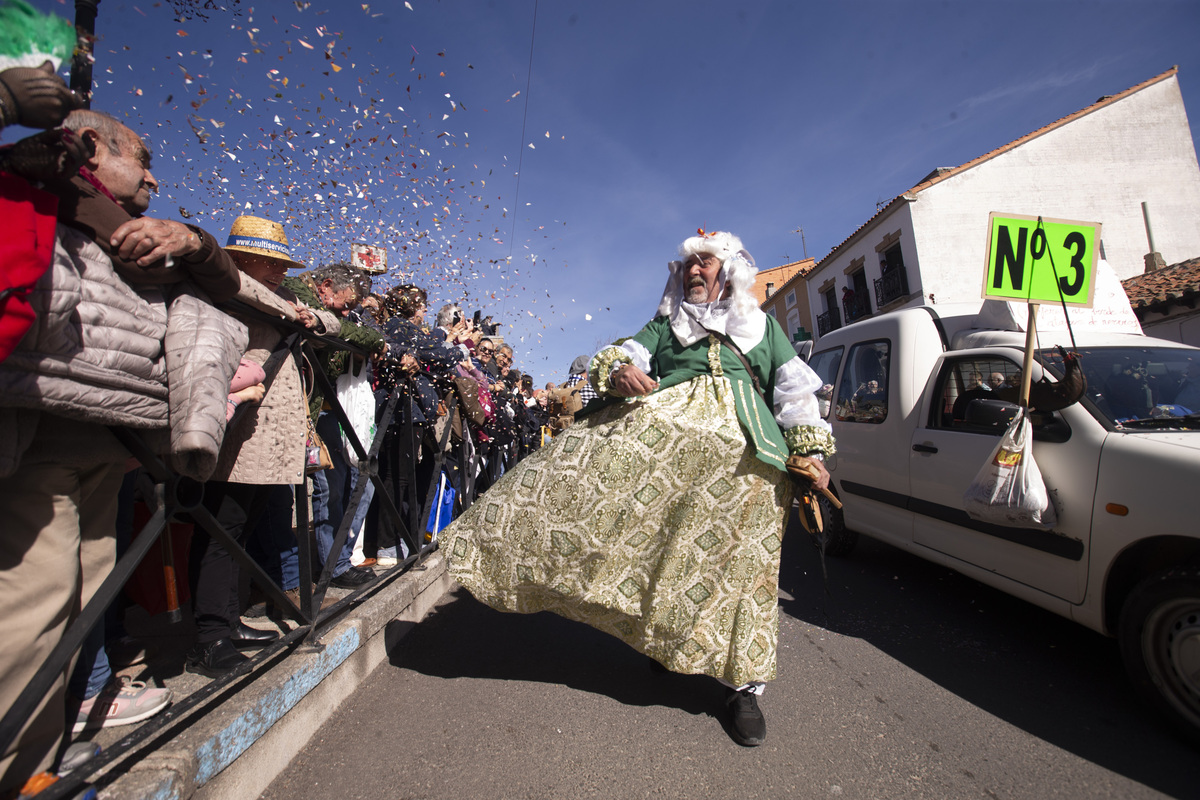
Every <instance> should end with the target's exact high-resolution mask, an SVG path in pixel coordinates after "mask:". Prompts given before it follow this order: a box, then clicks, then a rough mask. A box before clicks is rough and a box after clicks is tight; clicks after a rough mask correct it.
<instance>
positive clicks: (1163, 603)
mask: <svg viewBox="0 0 1200 800" xmlns="http://www.w3.org/2000/svg"><path fill="white" fill-rule="evenodd" d="M1118 638H1119V640H1120V645H1121V656H1122V658H1123V660H1124V661H1125V669H1126V670H1127V671H1128V673H1129V676H1130V679H1131V680H1132V682H1133V685H1134V688H1135V689H1136V690H1137V691H1138V692H1139V693H1140V694H1141V695H1142V697H1143V698H1145V699H1146V700H1147V701H1148V702H1149V703H1150V704H1151V705H1153V706H1154V707H1155V708H1157V709H1158V710H1159V712H1161V713H1162V714H1164V715H1165V716H1166V717H1167V718H1168V719H1169V720H1170V721H1171V723H1172V724H1174V726H1175V727H1176V728H1177V729H1178V730H1179V732H1180V733H1181V734H1182V735H1183V736H1184V737H1185V738H1186V739H1188V740H1189V741H1190V742H1191V743H1192V744H1193V745H1195V746H1197V747H1200V567H1195V566H1191V567H1174V568H1172V569H1168V570H1165V571H1163V572H1159V573H1157V574H1155V575H1152V576H1150V577H1149V578H1147V579H1146V580H1144V581H1142V582H1141V583H1140V584H1138V585H1137V587H1135V588H1134V590H1133V591H1132V592H1130V594H1129V598H1128V599H1127V600H1126V601H1125V606H1124V608H1123V609H1122V610H1121V621H1120V626H1119V631H1118Z"/></svg>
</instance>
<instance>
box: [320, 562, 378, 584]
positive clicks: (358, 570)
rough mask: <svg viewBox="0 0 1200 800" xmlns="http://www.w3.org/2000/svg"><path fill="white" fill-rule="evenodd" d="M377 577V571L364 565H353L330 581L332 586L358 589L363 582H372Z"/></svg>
mask: <svg viewBox="0 0 1200 800" xmlns="http://www.w3.org/2000/svg"><path fill="white" fill-rule="evenodd" d="M374 579H375V571H374V570H370V569H363V568H362V567H351V568H350V569H348V570H346V571H345V572H343V573H342V574H341V575H338V576H337V577H336V578H334V579H333V580H331V581H330V582H329V585H330V586H336V587H338V588H339V589H357V588H358V587H360V586H362V585H363V584H366V583H370V582H371V581H372V580H374Z"/></svg>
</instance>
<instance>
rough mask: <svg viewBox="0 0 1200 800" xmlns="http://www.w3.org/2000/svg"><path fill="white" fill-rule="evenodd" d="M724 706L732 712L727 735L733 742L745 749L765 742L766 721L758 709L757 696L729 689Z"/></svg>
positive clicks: (752, 693)
mask: <svg viewBox="0 0 1200 800" xmlns="http://www.w3.org/2000/svg"><path fill="white" fill-rule="evenodd" d="M725 705H727V706H729V708H730V711H731V712H732V718H731V719H730V725H729V734H730V736H732V737H733V740H734V741H735V742H737V743H738V744H740V745H743V746H745V747H758V746H759V745H760V744H762V743H763V742H764V741H765V740H766V738H767V721H766V720H765V719H763V714H762V711H760V710H759V708H758V695H756V694H754V692H737V691H734V690H733V689H730V690H729V696H728V697H726V698H725Z"/></svg>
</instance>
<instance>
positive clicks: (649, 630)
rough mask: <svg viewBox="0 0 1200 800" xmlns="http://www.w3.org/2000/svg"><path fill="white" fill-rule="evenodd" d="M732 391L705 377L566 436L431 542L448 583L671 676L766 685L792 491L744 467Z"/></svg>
mask: <svg viewBox="0 0 1200 800" xmlns="http://www.w3.org/2000/svg"><path fill="white" fill-rule="evenodd" d="M731 392H732V387H731V386H730V384H729V381H728V380H727V379H725V378H723V377H715V378H714V377H712V376H708V375H705V376H701V377H698V378H694V379H692V380H691V381H689V382H687V383H684V384H680V385H677V386H674V387H671V388H669V389H665V390H662V391H660V392H657V393H655V394H653V395H650V396H648V397H645V398H640V399H638V400H635V401H628V402H624V403H618V404H616V405H613V406H610V407H608V408H606V409H604V410H602V411H600V412H597V413H595V414H592V415H591V416H589V417H587V418H585V419H583V420H581V421H579V422H577V423H576V424H574V425H572V426H571V427H569V428H567V429H566V431H564V432H563V433H562V434H560V435H559V436H557V437H555V438H554V440H553V441H552V442H551V443H549V444H547V445H546V446H544V447H542V449H541V450H539V451H537V452H536V453H534V454H533V455H531V456H530V457H528V458H526V459H525V460H524V461H522V462H520V463H519V464H518V465H517V466H516V467H515V468H514V469H513V470H512V471H511V472H509V473H508V474H507V475H505V476H504V478H503V479H502V480H500V481H499V482H498V483H497V484H496V485H495V486H493V487H492V488H491V489H489V490H488V492H487V493H486V494H485V495H483V496H482V497H481V498H480V499H479V500H478V501H476V503H475V504H474V505H472V506H471V508H470V509H469V510H468V511H467V513H465V514H463V516H462V517H461V518H460V519H458V520H456V521H455V522H454V523H453V524H451V525H450V526H449V527H448V528H446V530H445V531H443V533H442V541H443V547H444V548H445V549H444V552H446V553H448V554H449V558H450V566H451V575H452V576H453V577H454V578H455V579H456V580H457V581H458V582H459V583H460V584H462V585H463V586H465V587H466V588H467V589H468V590H469V591H470V592H471V594H473V595H474V596H475V597H477V598H478V599H479V600H481V601H482V602H484V603H486V604H487V605H489V606H491V607H492V608H495V609H498V610H500V611H513V612H519V613H533V612H537V611H553V612H554V613H556V614H559V615H561V616H563V617H567V618H568V619H573V620H578V621H580V622H584V623H587V624H588V625H591V626H592V627H594V628H597V629H599V630H602V631H605V632H606V633H610V634H612V635H613V636H616V637H618V638H620V639H621V640H622V641H624V642H626V643H628V644H630V645H631V646H633V647H634V648H635V649H637V650H638V651H640V652H642V653H645V654H646V655H648V656H650V657H652V658H654V659H656V660H658V661H659V662H660V663H662V664H663V665H664V666H666V667H667V668H668V669H670V670H672V671H674V672H680V673H685V674H701V675H711V676H713V677H715V678H721V679H724V680H727V681H729V682H730V683H732V684H734V685H741V684H743V683H747V682H749V681H769V680H771V679H772V678H774V677H775V649H776V641H777V639H778V635H779V612H778V606H777V601H776V595H777V592H778V584H779V551H780V546H781V543H782V535H783V522H784V515H785V513H786V510H787V509H789V508H790V506H791V482H790V481H789V480H787V479H786V476H785V475H784V473H782V472H780V471H779V470H777V469H775V468H773V467H771V466H769V465H767V464H765V463H763V462H761V461H759V460H758V459H757V458H755V457H754V453H753V448H752V446H751V445H748V444H747V442H746V437H745V435H744V434H743V433H742V430H741V428H740V426H739V423H738V419H737V412H736V411H735V409H734V405H733V401H732V397H731Z"/></svg>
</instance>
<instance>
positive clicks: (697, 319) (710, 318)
mask: <svg viewBox="0 0 1200 800" xmlns="http://www.w3.org/2000/svg"><path fill="white" fill-rule="evenodd" d="M737 306H738V304H737V303H735V302H734V300H733V299H732V298H725V299H723V300H716V301H714V302H712V303H689V302H687V301H686V300H683V301H680V302H679V304H678V305H677V306H676V307H675V309H674V310H673V311H672V313H671V314H670V319H671V332H672V333H674V334H675V338H676V339H678V340H679V343H680V344H682V345H684V346H685V347H686V346H688V345H692V344H695V343H696V342H698V341H700V340H701V339H703V338H705V337H706V336H708V332H709V331H715V332H717V333H723V334H725V335H726V336H728V337H729V338H730V339H732V340H733V341H734V343H735V344H736V345H737V346H738V347H740V348H741V350H742V352H743V353H748V352H749V351H750V350H751V349H752V348H754V347H755V345H757V344H758V343H759V342H761V341H762V338H763V335H764V334H765V333H766V327H767V315H766V314H764V313H763V312H762V311H761V310H760V309H758V308H754V309H753V311H751V312H750V313H748V314H747V313H745V312H744V311H743V312H742V313H738V312H739V309H738V307H737Z"/></svg>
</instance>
